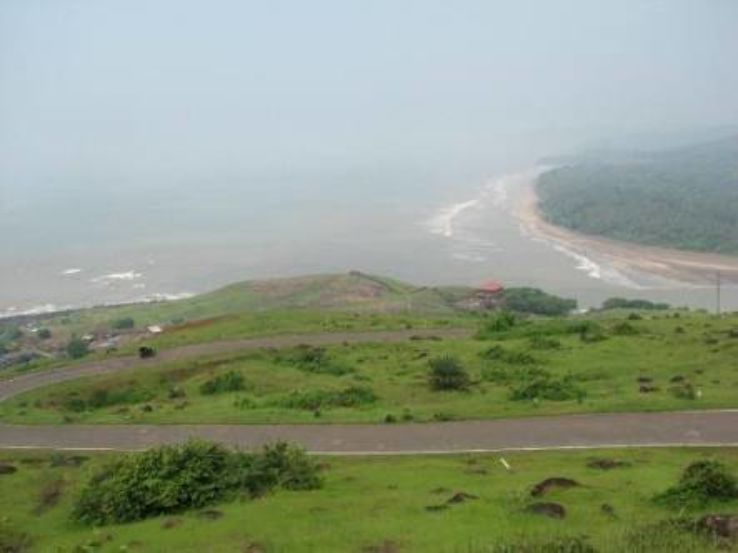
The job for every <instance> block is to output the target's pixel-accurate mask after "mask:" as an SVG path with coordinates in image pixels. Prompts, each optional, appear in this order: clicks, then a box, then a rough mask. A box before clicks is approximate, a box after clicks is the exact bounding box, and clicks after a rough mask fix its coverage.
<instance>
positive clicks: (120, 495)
mask: <svg viewBox="0 0 738 553" xmlns="http://www.w3.org/2000/svg"><path fill="white" fill-rule="evenodd" d="M320 485H321V479H320V476H319V474H318V469H317V466H316V465H315V464H314V463H313V462H312V461H311V460H310V459H309V458H308V457H307V455H305V453H304V452H303V451H302V450H300V449H296V448H294V447H292V446H289V445H287V444H284V443H279V444H276V445H274V446H266V447H265V448H264V449H263V450H262V451H261V452H259V453H240V452H231V451H229V450H227V449H225V448H224V447H222V446H220V445H217V444H214V443H209V442H204V441H199V440H191V441H189V442H187V443H185V444H182V445H176V446H163V447H158V448H155V449H151V450H149V451H145V452H143V453H133V454H128V455H125V456H123V457H121V458H119V459H117V460H115V461H112V462H110V463H108V464H107V465H105V466H104V467H103V469H102V470H101V471H99V472H98V473H96V474H95V475H94V476H93V477H92V479H91V480H90V481H89V482H88V483H87V485H86V486H85V487H84V488H83V490H82V493H81V495H80V496H79V498H78V499H77V502H76V504H75V506H74V510H73V517H74V518H75V519H76V520H78V521H80V522H83V523H86V524H109V523H122V522H131V521H135V520H142V519H145V518H148V517H152V516H158V515H163V514H171V513H177V512H181V511H184V510H186V509H197V508H202V507H204V506H206V505H209V504H212V503H214V502H216V501H220V500H223V499H228V498H230V497H232V496H233V495H234V494H236V493H239V492H248V493H249V494H250V495H252V496H253V495H257V494H262V493H264V492H266V491H268V490H270V489H273V488H275V487H283V488H286V489H293V490H304V489H314V488H317V487H320Z"/></svg>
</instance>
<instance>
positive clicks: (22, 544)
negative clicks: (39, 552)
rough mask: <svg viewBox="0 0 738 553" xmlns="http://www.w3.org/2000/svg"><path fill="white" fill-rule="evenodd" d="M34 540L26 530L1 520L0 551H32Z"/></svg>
mask: <svg viewBox="0 0 738 553" xmlns="http://www.w3.org/2000/svg"><path fill="white" fill-rule="evenodd" d="M32 545H33V540H32V539H31V536H30V535H29V534H27V533H26V532H21V531H20V530H16V529H15V528H13V527H12V526H9V525H8V524H7V522H6V521H5V520H0V553H26V552H28V551H31V547H32Z"/></svg>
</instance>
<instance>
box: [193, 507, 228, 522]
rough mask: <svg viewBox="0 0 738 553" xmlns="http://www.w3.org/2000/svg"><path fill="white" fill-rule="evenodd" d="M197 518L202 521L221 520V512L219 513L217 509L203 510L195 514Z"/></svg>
mask: <svg viewBox="0 0 738 553" xmlns="http://www.w3.org/2000/svg"><path fill="white" fill-rule="evenodd" d="M197 518H200V519H202V520H218V519H219V518H223V511H219V510H218V509H204V510H202V511H198V512H197Z"/></svg>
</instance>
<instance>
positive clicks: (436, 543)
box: [0, 449, 738, 553]
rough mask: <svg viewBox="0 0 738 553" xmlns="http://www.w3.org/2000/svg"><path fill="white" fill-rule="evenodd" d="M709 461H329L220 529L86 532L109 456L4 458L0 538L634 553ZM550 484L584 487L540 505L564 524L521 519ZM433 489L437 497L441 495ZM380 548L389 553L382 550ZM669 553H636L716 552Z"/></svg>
mask: <svg viewBox="0 0 738 553" xmlns="http://www.w3.org/2000/svg"><path fill="white" fill-rule="evenodd" d="M592 457H609V458H616V459H620V460H624V461H626V462H628V463H630V465H629V466H627V467H624V468H618V469H614V470H610V471H601V470H596V469H592V468H588V467H587V466H586V464H587V461H588V460H589V459H591V458H592ZM706 457H710V458H717V459H720V460H722V461H723V462H725V463H726V464H728V465H729V466H730V467H731V469H732V470H733V471H738V451H736V450H734V449H721V450H697V449H694V450H671V449H669V450H667V449H662V450H655V449H652V450H642V449H631V450H620V451H597V452H586V451H579V452H546V453H543V452H539V453H511V454H506V455H505V458H506V460H507V461H508V462H509V463H510V464H511V465H512V467H513V471H512V472H507V471H506V470H504V468H503V467H502V465H501V463H500V462H499V458H498V457H497V456H492V455H473V456H472V455H465V456H440V457H403V458H388V457H377V458H330V459H326V464H327V468H326V470H325V472H324V476H325V486H324V488H323V489H322V490H318V491H312V492H286V491H279V492H277V493H275V494H274V495H270V496H267V497H264V498H261V499H259V500H254V501H248V500H246V501H238V500H236V501H233V502H230V503H225V504H221V505H216V506H215V507H214V508H215V509H217V510H219V511H221V512H222V513H223V517H222V518H220V519H219V520H215V521H207V520H203V519H202V518H198V517H197V515H196V513H187V514H182V515H180V516H178V517H170V518H169V519H164V518H158V519H152V520H148V521H144V522H139V523H134V524H126V525H113V526H108V527H104V528H100V529H91V528H86V527H83V526H80V525H78V524H76V523H73V522H71V520H70V518H69V513H70V511H71V507H72V504H73V501H74V498H75V496H76V494H77V493H78V492H79V490H80V487H81V484H82V483H83V482H84V481H86V480H87V479H88V478H89V477H90V475H91V473H92V472H93V471H94V470H95V469H96V468H98V467H99V466H100V465H101V463H102V462H103V461H104V456H93V457H92V458H91V459H90V460H89V461H87V462H86V463H85V464H83V465H82V467H79V468H74V467H70V466H65V467H56V468H50V467H49V458H48V456H47V455H46V454H41V453H31V452H19V453H8V452H5V453H0V460H2V461H5V462H11V463H13V464H14V465H15V466H17V467H18V469H19V470H18V472H17V473H15V474H13V475H0V513H2V515H3V516H2V521H1V522H0V529H3V528H4V529H8V528H13V529H15V530H21V531H24V532H26V533H28V534H29V535H30V536H31V537H32V539H33V543H34V547H33V551H73V550H76V549H74V548H75V547H77V546H83V547H84V546H88V547H89V546H90V544H94V543H97V544H99V546H98V547H90V548H89V549H79V550H80V551H81V550H84V551H107V552H112V551H181V552H190V551H191V552H198V553H200V552H221V551H223V552H225V551H228V552H230V551H252V552H255V551H264V552H274V551H282V552H305V551H312V552H321V553H328V552H341V553H345V552H362V551H364V552H366V551H387V552H392V551H401V552H420V551H422V552H424V553H425V552H442V551H443V552H451V551H464V552H466V553H476V552H481V551H486V550H487V549H485V547H489V546H491V545H493V544H500V543H505V542H510V541H514V540H518V539H521V538H523V537H524V538H525V539H528V540H532V539H535V538H536V537H543V538H546V539H551V538H552V537H556V536H562V535H564V536H580V535H585V536H588V537H589V540H590V542H591V543H592V544H593V545H595V546H596V547H598V551H599V552H601V553H608V552H615V551H618V552H622V551H636V550H635V548H634V546H633V545H632V544H628V543H627V542H626V541H625V537H624V536H625V535H626V533H627V532H628V531H632V530H633V529H635V528H643V527H644V525H648V524H652V523H654V522H656V521H660V520H664V519H665V518H668V517H670V516H675V515H676V514H677V513H676V512H673V511H670V510H669V509H667V508H665V507H660V506H657V505H655V504H653V502H652V501H651V497H652V496H653V495H654V494H656V493H658V492H660V491H663V490H664V489H665V488H667V487H668V486H669V485H671V484H673V483H674V482H675V481H676V479H677V478H678V475H679V474H680V472H681V470H682V469H683V468H684V466H686V465H687V464H688V463H690V462H692V461H695V460H698V459H702V458H706ZM552 476H565V477H569V478H574V479H576V480H577V481H579V482H580V483H581V484H582V487H580V488H575V489H570V490H566V491H554V492H552V493H551V494H550V495H548V496H546V498H545V500H550V501H555V502H559V503H561V504H562V505H564V506H565V508H566V509H567V511H568V516H567V518H566V519H565V520H551V519H546V518H543V517H540V516H538V515H532V514H527V513H525V512H524V511H523V509H524V508H525V506H526V505H527V504H529V502H530V501H531V500H530V498H529V496H528V492H529V490H530V488H531V486H533V485H534V484H536V483H537V482H539V481H541V480H543V479H545V478H549V477H552ZM57 480H61V481H62V482H63V486H62V487H61V490H62V493H61V497H60V500H59V503H58V504H57V505H55V506H49V507H46V508H45V509H41V510H40V511H39V505H40V497H41V495H42V494H43V490H44V489H46V490H48V489H49V488H50V485H51V483H52V482H54V481H57ZM439 488H442V489H443V490H442V491H440V492H438V491H437V490H438V489H439ZM457 491H465V492H467V493H470V494H474V495H477V496H479V499H477V500H472V501H468V502H466V503H463V504H459V505H454V506H452V507H451V508H449V509H447V510H445V511H443V512H436V513H434V512H428V511H426V509H425V507H426V506H428V505H437V504H439V503H443V502H444V501H445V500H446V499H448V497H450V496H451V495H452V494H453V493H455V492H457ZM603 504H608V505H610V506H612V508H613V509H614V513H615V516H610V515H608V514H606V513H604V512H603V511H602V508H601V506H602V505H603ZM737 509H738V502H733V503H732V504H728V505H725V504H722V505H712V506H708V507H706V508H705V509H703V510H702V511H704V512H715V511H719V512H731V511H732V512H735V511H736V510H737ZM698 512H700V511H696V512H687V514H697V513H698ZM172 519H174V520H175V525H174V526H173V527H172V528H168V529H167V528H164V527H163V522H164V521H165V520H172ZM0 535H2V534H0ZM641 536H642V537H643V536H646V537H654V532H653V531H648V530H646V531H645V532H642V533H641ZM656 537H658V535H656ZM382 544H384V545H385V547H386V548H385V549H381V548H379V546H380V545H382ZM391 544H395V545H396V546H397V548H395V549H393V548H391V547H390V545H391ZM675 545H677V544H671V545H667V546H666V547H664V548H663V549H659V548H656V547H653V546H651V547H649V548H648V549H645V550H641V551H643V552H644V553H645V551H649V552H652V553H653V552H655V553H659V552H663V553H666V552H667V551H668V553H680V552H686V551H690V552H693V553H695V552H698V551H714V549H710V548H709V547H708V546H707V545H699V544H698V545H697V546H695V547H693V548H690V547H692V546H693V545H694V543H693V541H692V539H691V538H690V536H689V535H687V534H684V535H680V536H679V540H678V545H679V547H675ZM372 546H376V547H377V548H376V549H371V547H372ZM249 547H251V549H249Z"/></svg>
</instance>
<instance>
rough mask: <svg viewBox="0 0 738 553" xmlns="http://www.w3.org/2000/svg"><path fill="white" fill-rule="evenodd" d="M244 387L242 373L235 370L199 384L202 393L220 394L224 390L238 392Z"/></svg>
mask: <svg viewBox="0 0 738 553" xmlns="http://www.w3.org/2000/svg"><path fill="white" fill-rule="evenodd" d="M245 388H246V384H245V382H244V378H243V375H242V374H241V373H239V372H236V371H228V372H227V373H225V374H221V375H218V376H216V377H215V378H211V379H210V380H208V381H206V382H203V383H202V384H201V385H200V393H201V394H203V395H214V394H222V393H225V392H239V391H241V390H244V389H245Z"/></svg>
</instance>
